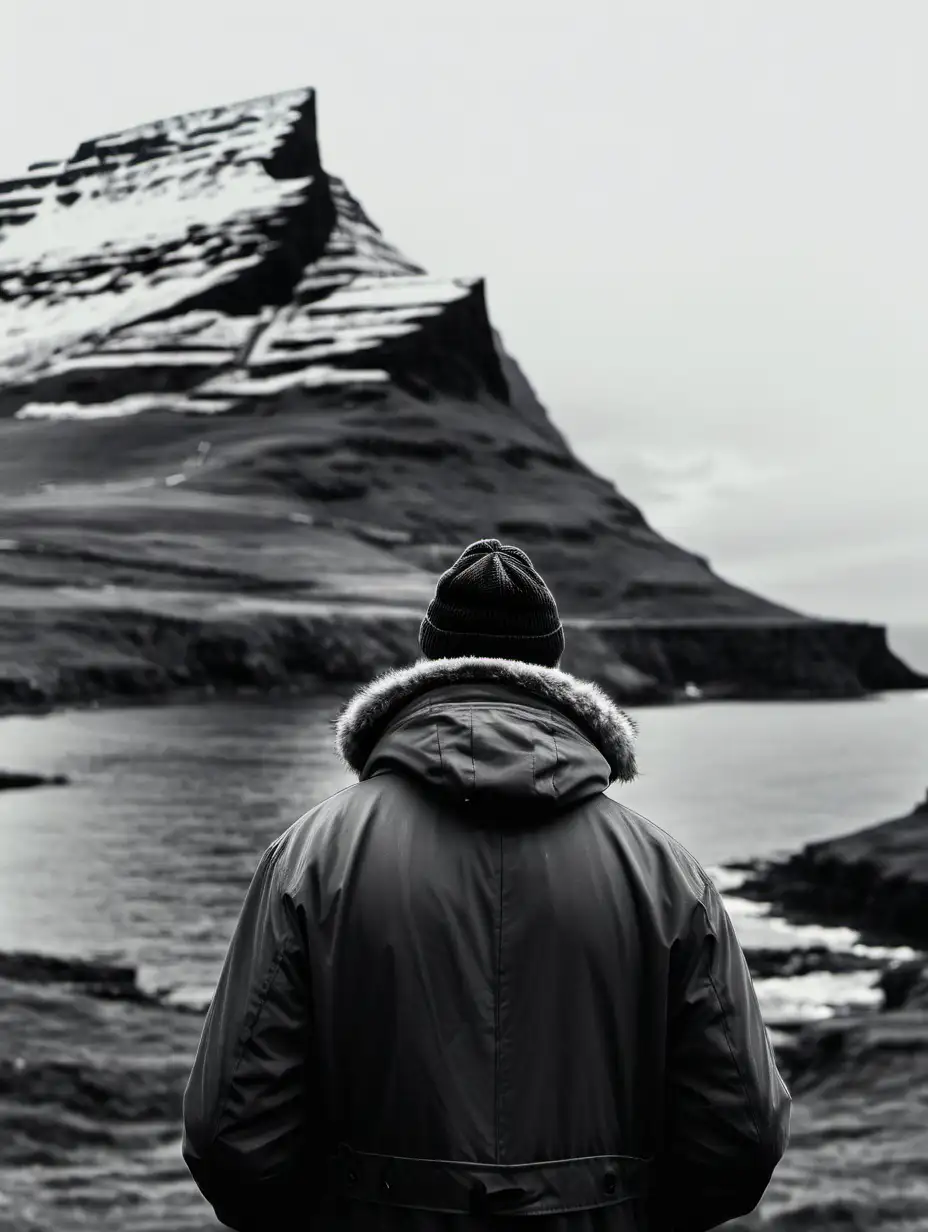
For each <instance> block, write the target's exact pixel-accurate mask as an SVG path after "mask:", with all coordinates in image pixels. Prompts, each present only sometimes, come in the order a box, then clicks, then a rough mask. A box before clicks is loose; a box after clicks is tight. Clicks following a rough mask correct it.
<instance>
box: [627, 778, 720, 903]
mask: <svg viewBox="0 0 928 1232" xmlns="http://www.w3.org/2000/svg"><path fill="white" fill-rule="evenodd" d="M603 798H604V800H605V801H606V803H607V805H608V806H610V807H609V814H610V820H611V821H612V822H613V824H615V825H618V826H621V827H622V829H623V831H624V832H625V833H626V834H627V835H629V836H630V837H631V838H632V839H633V841H634V842H635V843H636V844H638V845H639V846H640V847H641V848H642V849H644V850H647V851H648V853H649V854H650V855H651V856H652V857H653V858H654V859H655V860H656V861H657V862H658V863H659V864H660V865H661V867H662V872H663V873H664V874H669V875H670V877H671V878H672V879H673V881H674V882H675V884H676V885H677V886H678V888H681V889H685V890H686V891H687V892H688V895H689V896H691V897H692V902H693V905H694V906H696V904H697V903H705V902H706V901H707V900H708V899H709V898H711V897H712V895H713V894H714V893H716V892H717V891H716V890H715V884H714V882H713V881H712V879H711V877H710V876H709V874H708V873H707V872H706V870H705V869H704V868H703V866H702V865H701V864H700V862H699V861H698V860H697V859H696V857H695V856H694V855H693V853H692V852H691V851H689V850H687V848H686V847H684V846H683V844H682V843H681V842H680V840H679V839H676V838H674V836H673V835H672V834H668V832H667V831H666V830H663V829H662V828H661V827H660V826H659V825H657V824H656V823H655V822H653V821H650V820H649V819H648V818H647V817H642V816H641V814H640V813H636V812H635V810H634V809H630V808H628V807H627V805H624V804H621V803H620V802H619V801H618V800H612V799H611V798H610V797H608V796H606V797H603Z"/></svg>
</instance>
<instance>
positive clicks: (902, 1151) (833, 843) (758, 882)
mask: <svg viewBox="0 0 928 1232" xmlns="http://www.w3.org/2000/svg"><path fill="white" fill-rule="evenodd" d="M729 867H734V866H733V865H730V866H729ZM738 867H739V868H740V869H741V870H742V871H747V872H748V874H749V876H748V879H747V881H746V882H745V883H744V884H743V885H741V886H739V888H738V890H737V893H738V895H739V896H743V897H745V898H751V899H753V900H755V901H766V902H770V903H771V904H772V905H773V906H774V909H775V910H776V912H777V913H778V914H781V915H782V916H784V917H785V918H786V919H788V920H790V921H792V922H794V923H807V922H811V921H814V922H816V923H819V924H822V923H824V924H832V925H843V926H847V927H851V928H853V929H855V930H856V931H857V932H858V933H859V934H860V936H861V940H862V941H863V942H864V943H865V944H873V945H908V946H911V947H912V948H914V949H916V950H920V951H922V952H921V953H919V954H917V956H916V957H915V958H914V959H912V960H908V961H902V962H899V961H896V962H890V963H888V964H885V965H884V969H883V970H882V973H881V975H880V977H879V989H880V991H881V993H882V997H883V1004H882V1007H881V1008H880V1009H878V1010H876V1011H869V1012H862V1013H849V1014H841V1015H837V1016H835V1017H834V1018H831V1019H828V1020H826V1021H823V1022H818V1023H814V1024H811V1025H808V1026H804V1027H803V1028H802V1029H800V1030H799V1031H797V1032H795V1033H793V1034H792V1035H791V1036H790V1037H789V1038H788V1040H787V1043H786V1047H785V1048H783V1047H782V1045H781V1047H780V1049H778V1056H779V1058H780V1061H781V1066H782V1069H783V1073H784V1077H785V1078H786V1081H787V1083H788V1085H789V1087H790V1090H791V1092H792V1094H793V1096H794V1104H793V1124H792V1133H791V1138H790V1147H789V1149H788V1151H787V1153H786V1155H785V1157H784V1159H783V1161H782V1162H781V1163H780V1165H779V1167H778V1168H777V1170H776V1172H775V1174H774V1177H773V1180H772V1182H771V1184H770V1186H769V1188H768V1190H767V1193H766V1195H765V1196H764V1199H763V1202H762V1203H761V1208H760V1213H759V1215H758V1216H757V1218H754V1217H752V1218H750V1219H749V1220H746V1221H738V1222H737V1223H736V1224H733V1225H732V1226H733V1227H739V1228H744V1229H747V1228H751V1227H763V1228H765V1229H771V1230H772V1232H779V1230H780V1229H782V1230H783V1232H785V1230H786V1229H791V1230H792V1229H796V1228H810V1229H811V1228H814V1229H816V1232H831V1230H832V1229H834V1230H835V1232H837V1229H839V1228H849V1227H853V1228H875V1227H880V1228H899V1229H900V1232H901V1230H902V1229H910V1228H912V1229H914V1228H922V1227H924V1226H926V1219H928V1177H926V1172H925V1167H924V1161H925V1160H926V1159H928V954H926V953H925V952H924V950H925V949H926V948H928V797H926V799H925V800H924V801H922V802H921V803H919V804H918V805H916V807H915V808H914V809H913V810H912V811H911V812H910V813H908V814H906V815H905V816H903V817H899V818H896V819H893V820H892V821H888V822H883V823H881V824H879V825H875V826H869V827H867V828H865V829H862V830H858V831H855V832H854V833H852V834H847V835H842V836H840V837H838V838H835V839H830V840H828V841H826V842H818V843H810V844H808V845H806V846H805V847H804V848H802V849H801V850H800V851H799V852H797V853H796V854H794V855H792V856H790V857H788V858H786V859H784V860H780V861H765V862H757V863H756V864H753V865H748V866H745V865H739V866H738ZM852 957H853V956H851V955H848V956H845V958H844V959H843V960H842V961H844V962H846V961H849V960H850V959H851V958H852ZM828 961H829V962H834V961H835V956H831V957H830V958H829V959H828ZM859 961H860V962H861V963H862V965H866V963H867V960H866V959H864V958H863V957H862V956H860V957H859ZM748 962H749V965H750V966H751V968H752V971H754V972H755V973H756V972H757V968H758V966H760V967H763V965H764V964H763V961H760V962H758V959H757V958H754V959H752V957H751V955H750V954H749V955H748ZM758 1221H759V1222H758Z"/></svg>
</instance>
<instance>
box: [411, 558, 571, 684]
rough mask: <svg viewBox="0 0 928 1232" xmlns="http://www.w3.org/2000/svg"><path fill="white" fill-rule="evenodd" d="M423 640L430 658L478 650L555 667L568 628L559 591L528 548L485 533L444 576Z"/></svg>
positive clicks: (494, 656)
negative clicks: (556, 593)
mask: <svg viewBox="0 0 928 1232" xmlns="http://www.w3.org/2000/svg"><path fill="white" fill-rule="evenodd" d="M419 645H420V647H421V648H422V653H423V654H424V655H425V657H426V658H427V659H455V658H459V657H461V656H463V655H477V656H479V657H480V658H484V659H520V660H522V662H523V663H538V664H540V665H541V666H543V667H555V666H557V663H558V661H559V660H560V657H561V655H562V654H563V653H564V630H563V628H562V627H561V620H560V617H559V616H558V613H557V604H556V603H555V602H554V596H553V595H552V594H551V591H550V590H548V588H547V586H546V585H545V583H544V580H543V579H542V578H541V577H540V576H539V574H538V573H536V572H535V567H534V565H533V564H532V562H531V561H530V560H529V558H528V557H527V556H526V554H525V553H524V552H522V551H520V550H519V548H514V547H511V546H509V545H508V544H506V545H504V544H502V543H500V541H499V540H498V539H480V540H478V541H477V542H476V543H472V544H471V545H470V547H468V548H465V549H464V551H463V552H462V553H461V555H460V556H459V557H458V559H457V560H456V561H455V562H454V564H453V565H452V566H451V568H450V569H449V570H448V571H447V572H446V573H443V574H442V575H441V577H440V578H439V579H438V585H437V587H436V589H435V598H434V599H433V600H432V602H431V603H430V604H429V608H428V611H427V612H426V614H425V619H424V620H423V621H422V625H421V626H420V629H419Z"/></svg>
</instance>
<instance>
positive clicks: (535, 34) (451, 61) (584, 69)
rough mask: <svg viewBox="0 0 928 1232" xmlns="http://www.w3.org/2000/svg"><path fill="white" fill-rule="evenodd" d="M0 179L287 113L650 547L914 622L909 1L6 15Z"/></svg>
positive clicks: (920, 26)
mask: <svg viewBox="0 0 928 1232" xmlns="http://www.w3.org/2000/svg"><path fill="white" fill-rule="evenodd" d="M2 8H3V18H2V24H3V37H2V39H0V116H2V120H0V171H14V170H18V169H20V168H22V167H23V166H25V164H26V163H28V162H32V161H35V160H37V159H40V158H50V157H56V156H63V155H66V154H69V153H71V152H72V151H73V147H74V146H75V145H76V143H77V142H78V141H79V140H80V139H82V138H85V137H90V136H94V135H96V134H98V133H101V132H106V131H109V130H112V129H116V128H120V127H126V126H129V125H131V124H134V123H138V122H141V121H144V120H149V119H157V118H159V117H162V116H165V115H170V114H174V113H177V112H181V111H185V110H189V109H195V108H199V107H205V106H211V105H216V104H219V103H223V102H231V101H235V100H236V99H240V98H247V97H250V96H253V95H257V94H265V93H271V92H274V91H277V90H283V89H288V88H291V87H295V86H302V85H312V86H315V87H316V88H317V90H318V92H319V96H318V111H319V121H320V143H321V147H322V154H323V159H324V162H325V164H326V167H327V168H328V169H329V170H330V171H332V172H333V173H335V174H338V175H341V176H343V177H344V178H345V179H346V180H347V182H348V185H349V187H350V188H351V190H352V191H353V192H354V194H355V195H356V196H357V197H358V198H359V199H360V200H361V202H362V203H363V204H364V206H365V208H366V209H367V210H368V212H369V213H370V214H371V215H372V217H373V218H374V220H375V221H376V222H377V223H378V225H379V226H380V227H381V228H382V229H383V230H384V232H385V233H386V234H387V236H388V237H389V238H390V239H391V240H392V241H393V242H394V243H397V244H398V245H399V246H400V247H401V248H403V249H404V250H405V251H406V252H407V253H408V255H409V256H411V257H412V258H413V259H414V260H417V261H419V262H420V263H421V264H423V265H425V266H426V267H427V268H429V269H430V270H434V271H435V272H438V273H445V274H454V275H474V274H478V275H482V276H484V277H485V278H486V280H487V288H488V297H489V304H490V311H491V315H492V318H493V321H494V324H495V325H496V326H497V328H498V329H499V330H500V332H501V333H502V335H503V338H504V340H505V342H506V345H507V347H508V349H509V350H510V351H512V352H513V354H514V355H515V356H516V358H517V359H518V360H519V362H520V363H521V365H522V367H523V369H524V370H525V372H526V374H527V375H528V377H529V379H530V380H531V381H532V383H533V384H534V386H535V387H536V389H537V391H538V393H539V395H540V397H541V399H542V401H543V402H544V403H545V405H546V406H547V407H548V410H549V412H550V414H551V415H552V417H553V418H554V420H555V422H556V423H557V425H558V426H559V427H560V428H561V430H562V431H563V432H565V433H566V435H567V436H568V438H569V439H570V441H571V442H572V444H573V446H574V448H575V450H576V452H577V453H578V454H579V455H580V457H581V458H583V459H584V461H586V462H587V463H589V464H590V465H592V466H593V467H594V468H595V469H596V470H597V471H599V472H600V473H602V474H604V475H607V476H608V477H609V478H610V479H611V480H613V481H614V482H615V483H616V484H617V485H618V486H619V488H620V489H621V490H622V491H623V492H624V493H625V494H626V495H628V496H630V497H631V498H632V499H633V500H635V501H637V502H638V503H639V504H641V505H642V507H643V509H644V511H645V513H646V515H647V516H648V518H649V520H650V521H651V523H652V525H654V526H655V527H657V528H658V529H659V530H660V531H662V532H663V533H665V534H666V535H668V536H669V537H671V538H673V539H675V540H676V541H677V542H679V543H682V544H683V545H684V546H687V547H692V548H694V549H695V550H698V551H699V552H701V553H705V554H706V555H708V556H709V558H710V560H711V562H712V564H713V566H714V567H715V568H716V570H717V571H718V572H720V573H722V574H723V575H724V576H726V577H728V578H730V579H731V580H732V581H736V582H738V583H740V584H742V585H746V586H749V587H752V588H753V589H755V590H759V591H762V592H764V593H766V594H767V595H769V596H771V597H772V598H776V599H779V600H781V601H783V602H786V603H788V604H790V605H793V606H796V607H799V608H801V609H803V610H805V611H807V612H809V613H811V614H816V615H825V616H838V617H848V618H862V619H871V620H877V621H887V622H916V623H928V415H926V411H925V403H926V395H928V345H926V340H928V241H926V228H928V174H926V171H925V164H926V149H925V146H926V138H925V116H926V115H928V73H926V72H925V56H926V52H928V5H926V4H924V3H922V2H921V0H912V2H911V3H909V2H906V0H892V2H891V3H886V4H881V3H879V2H878V0H865V2H858V0H752V2H751V3H745V0H699V2H698V3H693V0H679V2H670V0H641V2H640V3H635V4H632V3H625V2H623V0H570V3H562V4H557V5H553V4H550V3H546V0H469V3H468V4H466V5H464V4H453V5H452V4H449V3H444V2H442V0H389V2H387V0H351V3H347V4H345V3H343V4H339V3H336V2H335V0H326V3H324V4H322V3H310V2H306V0H284V2H278V0H261V2H260V3H249V4H241V3H238V2H237V0H224V2H223V3H218V2H216V0H182V2H178V0H158V3H152V4H148V3H143V2H142V0H116V2H113V3H107V2H105V0H80V2H78V0H3V4H2Z"/></svg>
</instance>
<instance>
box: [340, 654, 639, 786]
mask: <svg viewBox="0 0 928 1232" xmlns="http://www.w3.org/2000/svg"><path fill="white" fill-rule="evenodd" d="M487 682H492V683H494V684H509V685H515V686H517V687H518V688H522V689H525V690H526V691H527V692H529V693H531V694H532V695H533V696H534V697H537V698H541V699H542V700H543V701H549V702H553V703H554V704H555V705H557V706H559V707H560V708H561V709H562V710H564V711H566V713H567V714H568V715H569V716H570V717H571V718H573V719H574V721H575V722H576V723H577V724H578V726H579V727H580V729H581V730H582V731H583V732H584V734H585V735H587V736H588V737H589V738H591V739H592V742H593V743H594V744H595V745H596V747H597V748H598V749H599V751H600V752H601V753H602V755H603V757H605V758H606V760H607V762H608V763H609V769H610V772H611V774H610V779H609V781H610V783H614V782H615V781H616V780H617V779H618V780H619V781H620V782H623V783H630V782H631V781H632V779H634V778H635V776H636V774H637V773H638V771H637V766H636V764H635V736H636V734H637V731H638V727H637V724H636V723H635V721H634V719H631V718H630V717H629V716H628V715H627V714H626V713H625V712H624V711H623V710H620V709H619V708H618V707H617V706H616V705H615V704H614V703H613V702H612V701H611V700H610V699H609V697H608V696H607V695H606V693H605V692H604V691H603V690H602V689H601V688H600V687H599V685H596V684H593V683H592V682H591V681H586V680H578V679H577V678H576V677H575V676H571V675H569V674H568V673H567V672H562V671H560V670H559V669H558V668H554V667H539V666H537V665H536V664H534V663H522V662H520V661H517V660H515V659H482V658H476V657H473V656H467V657H465V658H460V659H420V660H419V661H418V662H417V663H414V664H413V665H412V666H411V667H401V668H393V669H392V670H391V671H388V672H385V673H384V674H383V675H382V676H378V677H377V678H376V679H375V680H373V681H372V682H371V683H370V684H368V685H365V686H364V688H362V689H359V690H358V692H357V693H355V695H354V697H353V698H352V699H351V701H350V702H348V704H347V706H346V707H345V708H344V710H343V711H342V713H341V714H340V716H339V717H338V719H337V720H336V727H335V751H336V752H337V753H338V755H339V756H340V757H341V759H342V761H343V762H344V763H345V765H346V766H347V768H348V769H349V770H351V771H353V772H354V773H355V774H360V773H361V771H362V770H363V768H364V764H365V762H366V761H367V759H368V757H369V756H370V753H371V751H372V750H373V748H374V745H375V744H376V743H377V741H378V739H379V738H380V736H381V735H382V733H383V731H384V729H385V728H386V726H387V724H388V723H389V722H390V720H391V719H392V718H393V716H394V715H395V714H396V713H397V712H398V711H399V710H401V709H402V708H403V706H405V705H406V704H407V703H408V702H411V701H412V700H413V699H414V698H415V697H416V696H418V694H420V693H423V692H425V691H426V690H427V689H430V688H435V687H438V686H439V685H449V684H473V683H478V684H485V683H487Z"/></svg>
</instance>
